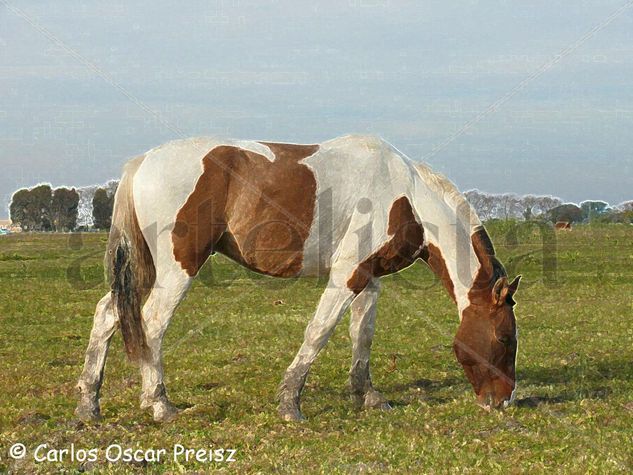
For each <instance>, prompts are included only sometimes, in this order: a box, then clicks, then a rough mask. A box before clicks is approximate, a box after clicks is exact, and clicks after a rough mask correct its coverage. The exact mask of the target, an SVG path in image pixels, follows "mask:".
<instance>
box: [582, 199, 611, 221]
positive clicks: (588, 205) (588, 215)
mask: <svg viewBox="0 0 633 475" xmlns="http://www.w3.org/2000/svg"><path fill="white" fill-rule="evenodd" d="M608 208H609V203H607V202H606V201H593V200H587V201H583V202H582V203H580V209H582V216H583V219H584V220H586V221H592V220H594V219H596V218H597V217H598V216H600V215H601V214H603V213H604V212H605V211H607V210H608Z"/></svg>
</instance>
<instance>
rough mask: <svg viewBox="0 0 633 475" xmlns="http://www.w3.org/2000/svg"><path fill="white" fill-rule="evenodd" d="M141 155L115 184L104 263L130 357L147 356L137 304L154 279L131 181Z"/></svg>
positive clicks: (127, 167) (139, 357)
mask: <svg viewBox="0 0 633 475" xmlns="http://www.w3.org/2000/svg"><path fill="white" fill-rule="evenodd" d="M144 158H145V157H143V156H141V157H137V158H135V159H133V160H130V161H129V162H128V163H127V164H126V166H125V169H124V171H123V176H122V178H121V181H120V183H119V187H118V188H117V191H116V195H115V198H114V209H113V212H112V226H111V228H110V236H109V238H108V250H107V252H106V256H105V267H106V270H107V277H108V281H109V282H110V288H111V290H112V299H113V304H114V308H115V309H116V313H117V316H118V318H119V326H120V327H121V333H122V335H123V342H124V344H125V351H126V353H127V355H128V357H129V359H130V360H131V361H140V360H144V359H147V357H148V356H149V351H148V346H147V341H146V339H145V332H144V330H143V317H142V314H141V305H142V303H143V299H144V298H145V297H147V295H148V294H149V291H150V290H151V288H152V286H153V285H154V281H155V280H156V268H155V266H154V261H153V259H152V255H151V253H150V250H149V247H148V246H147V241H146V240H145V237H144V236H143V232H142V231H141V228H140V226H139V223H138V219H137V216H136V210H135V208H134V199H133V196H132V181H133V178H134V174H135V173H136V171H137V170H138V168H139V166H140V165H141V163H142V162H143V159H144Z"/></svg>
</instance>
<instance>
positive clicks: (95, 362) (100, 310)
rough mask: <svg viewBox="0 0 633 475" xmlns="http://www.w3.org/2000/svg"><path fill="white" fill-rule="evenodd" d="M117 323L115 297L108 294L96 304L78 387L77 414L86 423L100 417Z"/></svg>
mask: <svg viewBox="0 0 633 475" xmlns="http://www.w3.org/2000/svg"><path fill="white" fill-rule="evenodd" d="M117 321H118V320H117V317H116V315H115V313H114V310H113V308H112V294H111V293H110V292H108V293H107V294H106V295H105V296H104V297H103V298H102V299H101V300H100V301H99V303H98V304H97V309H96V311H95V316H94V320H93V325H92V331H91V332H90V342H89V343H88V349H87V350H86V359H85V362H84V369H83V371H82V373H81V376H80V377H79V382H78V383H77V388H78V389H79V393H80V396H79V403H78V404H77V409H76V410H75V414H76V415H77V417H78V418H79V419H81V420H83V421H89V420H97V419H99V418H100V417H101V410H100V407H99V390H100V389H101V384H102V383H103V370H104V367H105V362H106V357H107V355H108V347H109V346H110V341H111V340H112V335H113V334H114V332H115V331H116V328H117Z"/></svg>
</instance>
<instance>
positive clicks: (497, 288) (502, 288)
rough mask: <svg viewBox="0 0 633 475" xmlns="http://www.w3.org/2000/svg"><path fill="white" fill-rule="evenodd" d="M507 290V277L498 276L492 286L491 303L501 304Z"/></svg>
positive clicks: (508, 290)
mask: <svg viewBox="0 0 633 475" xmlns="http://www.w3.org/2000/svg"><path fill="white" fill-rule="evenodd" d="M509 292H510V287H509V285H508V278H507V277H500V278H499V279H498V280H497V282H495V285H494V287H493V288H492V303H493V304H494V305H503V303H504V302H505V301H506V297H507V296H508V293H509Z"/></svg>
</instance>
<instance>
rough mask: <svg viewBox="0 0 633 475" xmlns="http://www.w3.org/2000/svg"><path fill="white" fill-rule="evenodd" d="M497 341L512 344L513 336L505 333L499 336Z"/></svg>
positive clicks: (506, 344)
mask: <svg viewBox="0 0 633 475" xmlns="http://www.w3.org/2000/svg"><path fill="white" fill-rule="evenodd" d="M497 341H498V342H499V343H501V344H503V345H505V346H510V345H511V344H512V337H510V336H508V335H504V336H501V337H497Z"/></svg>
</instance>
